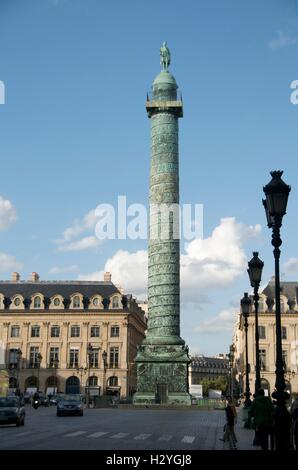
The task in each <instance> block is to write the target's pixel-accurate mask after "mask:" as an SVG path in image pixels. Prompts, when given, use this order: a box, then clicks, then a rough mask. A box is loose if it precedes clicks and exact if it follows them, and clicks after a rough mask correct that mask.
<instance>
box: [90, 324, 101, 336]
mask: <svg viewBox="0 0 298 470" xmlns="http://www.w3.org/2000/svg"><path fill="white" fill-rule="evenodd" d="M98 337H99V326H91V338H98Z"/></svg>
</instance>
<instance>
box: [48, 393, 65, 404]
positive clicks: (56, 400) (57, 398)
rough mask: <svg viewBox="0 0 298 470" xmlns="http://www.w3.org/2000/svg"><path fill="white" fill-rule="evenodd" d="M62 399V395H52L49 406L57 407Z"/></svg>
mask: <svg viewBox="0 0 298 470" xmlns="http://www.w3.org/2000/svg"><path fill="white" fill-rule="evenodd" d="M63 398H64V394H62V393H61V394H60V393H58V394H57V395H53V396H52V397H51V398H50V405H58V403H59V401H60V400H62V399H63Z"/></svg>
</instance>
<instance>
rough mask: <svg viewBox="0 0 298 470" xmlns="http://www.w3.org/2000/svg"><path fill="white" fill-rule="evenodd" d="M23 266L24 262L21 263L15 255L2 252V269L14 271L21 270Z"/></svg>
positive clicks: (0, 258)
mask: <svg viewBox="0 0 298 470" xmlns="http://www.w3.org/2000/svg"><path fill="white" fill-rule="evenodd" d="M22 267H23V265H22V263H19V262H18V261H17V260H16V259H15V257H14V256H11V255H8V254H6V253H0V271H1V272H6V271H14V270H17V269H18V270H19V269H21V268H22Z"/></svg>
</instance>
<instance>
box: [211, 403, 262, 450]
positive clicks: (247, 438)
mask: <svg viewBox="0 0 298 470" xmlns="http://www.w3.org/2000/svg"><path fill="white" fill-rule="evenodd" d="M237 415H238V416H237V424H236V425H235V427H234V429H235V434H236V437H237V444H236V446H237V450H262V449H261V447H260V446H253V445H252V443H253V439H254V435H255V431H254V429H245V428H244V421H242V408H240V409H239V408H238V409H237ZM222 437H223V428H221V429H220V427H219V426H218V428H217V432H216V441H215V448H214V450H232V449H230V444H229V442H223V441H221V440H220V438H222Z"/></svg>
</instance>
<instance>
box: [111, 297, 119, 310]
mask: <svg viewBox="0 0 298 470" xmlns="http://www.w3.org/2000/svg"><path fill="white" fill-rule="evenodd" d="M112 306H113V308H119V298H118V297H113V303H112Z"/></svg>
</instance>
